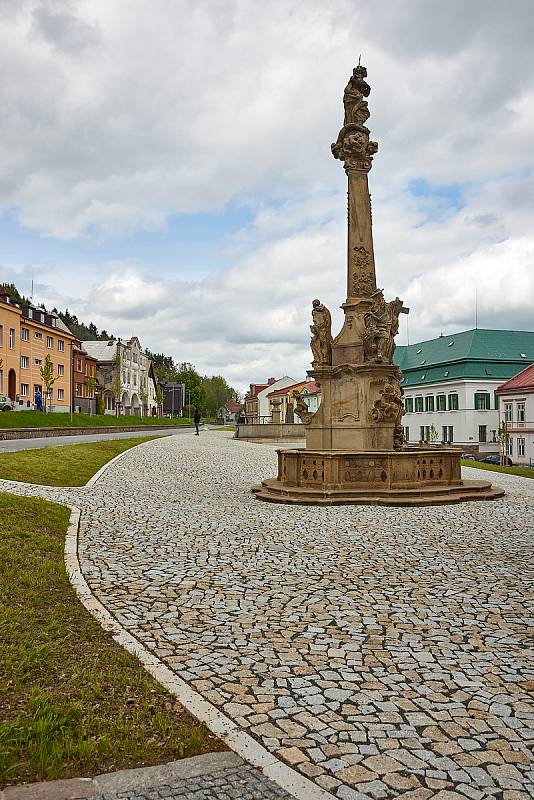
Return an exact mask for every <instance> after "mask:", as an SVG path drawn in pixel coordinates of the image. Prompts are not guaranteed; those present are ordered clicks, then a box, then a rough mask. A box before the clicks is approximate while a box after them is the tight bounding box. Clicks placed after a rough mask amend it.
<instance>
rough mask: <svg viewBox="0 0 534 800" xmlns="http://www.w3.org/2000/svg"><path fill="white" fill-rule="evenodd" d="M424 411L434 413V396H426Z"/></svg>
mask: <svg viewBox="0 0 534 800" xmlns="http://www.w3.org/2000/svg"><path fill="white" fill-rule="evenodd" d="M425 411H434V395H432V394H427V396H426V397H425Z"/></svg>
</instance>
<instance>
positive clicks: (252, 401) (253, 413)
mask: <svg viewBox="0 0 534 800" xmlns="http://www.w3.org/2000/svg"><path fill="white" fill-rule="evenodd" d="M294 383H296V381H295V379H294V378H290V377H289V375H284V377H283V378H279V379H278V380H276V378H269V380H268V381H267V383H251V384H250V389H249V391H248V393H247V395H246V397H245V417H246V419H247V422H248V423H254V424H263V423H265V422H271V410H270V404H269V394H270V393H271V392H274V391H275V390H276V389H285V388H286V387H287V386H292V385H293V384H294Z"/></svg>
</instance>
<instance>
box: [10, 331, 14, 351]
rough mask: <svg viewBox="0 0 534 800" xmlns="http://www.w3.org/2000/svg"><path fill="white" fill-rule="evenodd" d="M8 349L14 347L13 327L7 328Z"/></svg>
mask: <svg viewBox="0 0 534 800" xmlns="http://www.w3.org/2000/svg"><path fill="white" fill-rule="evenodd" d="M9 349H10V350H14V349H15V328H10V329H9Z"/></svg>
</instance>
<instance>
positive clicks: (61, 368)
mask: <svg viewBox="0 0 534 800" xmlns="http://www.w3.org/2000/svg"><path fill="white" fill-rule="evenodd" d="M57 374H58V377H60V378H62V377H63V375H64V374H65V365H64V364H58V365H57Z"/></svg>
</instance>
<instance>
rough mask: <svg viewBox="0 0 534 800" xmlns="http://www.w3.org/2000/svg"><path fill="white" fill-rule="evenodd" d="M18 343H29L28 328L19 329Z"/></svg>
mask: <svg viewBox="0 0 534 800" xmlns="http://www.w3.org/2000/svg"><path fill="white" fill-rule="evenodd" d="M20 341H21V342H29V341H30V331H29V329H28V328H21V329H20Z"/></svg>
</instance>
